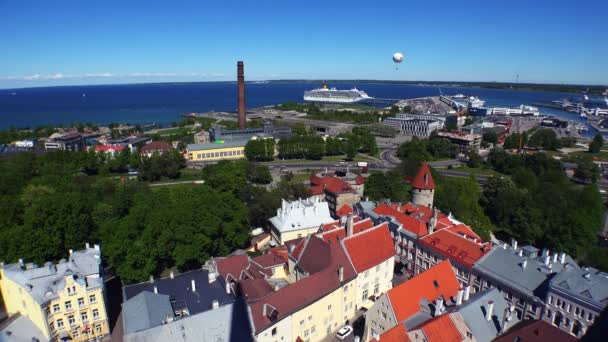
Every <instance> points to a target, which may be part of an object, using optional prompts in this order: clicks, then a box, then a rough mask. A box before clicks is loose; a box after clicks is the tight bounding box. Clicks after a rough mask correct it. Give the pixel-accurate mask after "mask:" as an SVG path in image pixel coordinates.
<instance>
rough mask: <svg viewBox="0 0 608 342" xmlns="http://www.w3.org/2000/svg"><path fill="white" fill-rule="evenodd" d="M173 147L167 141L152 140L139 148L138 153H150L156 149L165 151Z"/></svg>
mask: <svg viewBox="0 0 608 342" xmlns="http://www.w3.org/2000/svg"><path fill="white" fill-rule="evenodd" d="M172 149H173V146H171V144H169V143H168V142H164V141H153V142H151V143H149V144H145V145H144V146H142V147H141V148H140V149H139V152H140V153H152V152H156V151H160V152H166V151H170V150H172Z"/></svg>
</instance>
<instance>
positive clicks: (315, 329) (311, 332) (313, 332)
mask: <svg viewBox="0 0 608 342" xmlns="http://www.w3.org/2000/svg"><path fill="white" fill-rule="evenodd" d="M310 334H311V335H313V336H315V335H317V328H316V327H315V326H314V325H313V326H312V327H311V328H310Z"/></svg>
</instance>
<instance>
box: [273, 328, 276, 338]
mask: <svg viewBox="0 0 608 342" xmlns="http://www.w3.org/2000/svg"><path fill="white" fill-rule="evenodd" d="M276 334H277V328H272V336H275V335H276Z"/></svg>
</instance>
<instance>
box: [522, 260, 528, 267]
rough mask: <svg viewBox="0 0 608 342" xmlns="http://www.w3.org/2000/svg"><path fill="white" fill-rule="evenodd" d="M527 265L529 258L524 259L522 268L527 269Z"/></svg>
mask: <svg viewBox="0 0 608 342" xmlns="http://www.w3.org/2000/svg"><path fill="white" fill-rule="evenodd" d="M527 265H528V260H524V261H523V262H522V263H521V268H523V269H526V266H527Z"/></svg>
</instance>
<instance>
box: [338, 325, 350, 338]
mask: <svg viewBox="0 0 608 342" xmlns="http://www.w3.org/2000/svg"><path fill="white" fill-rule="evenodd" d="M352 333H353V327H351V326H350V325H346V326H343V327H342V328H340V330H338V333H337V334H336V338H338V340H344V339H345V338H346V337H348V335H350V334H352Z"/></svg>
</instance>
